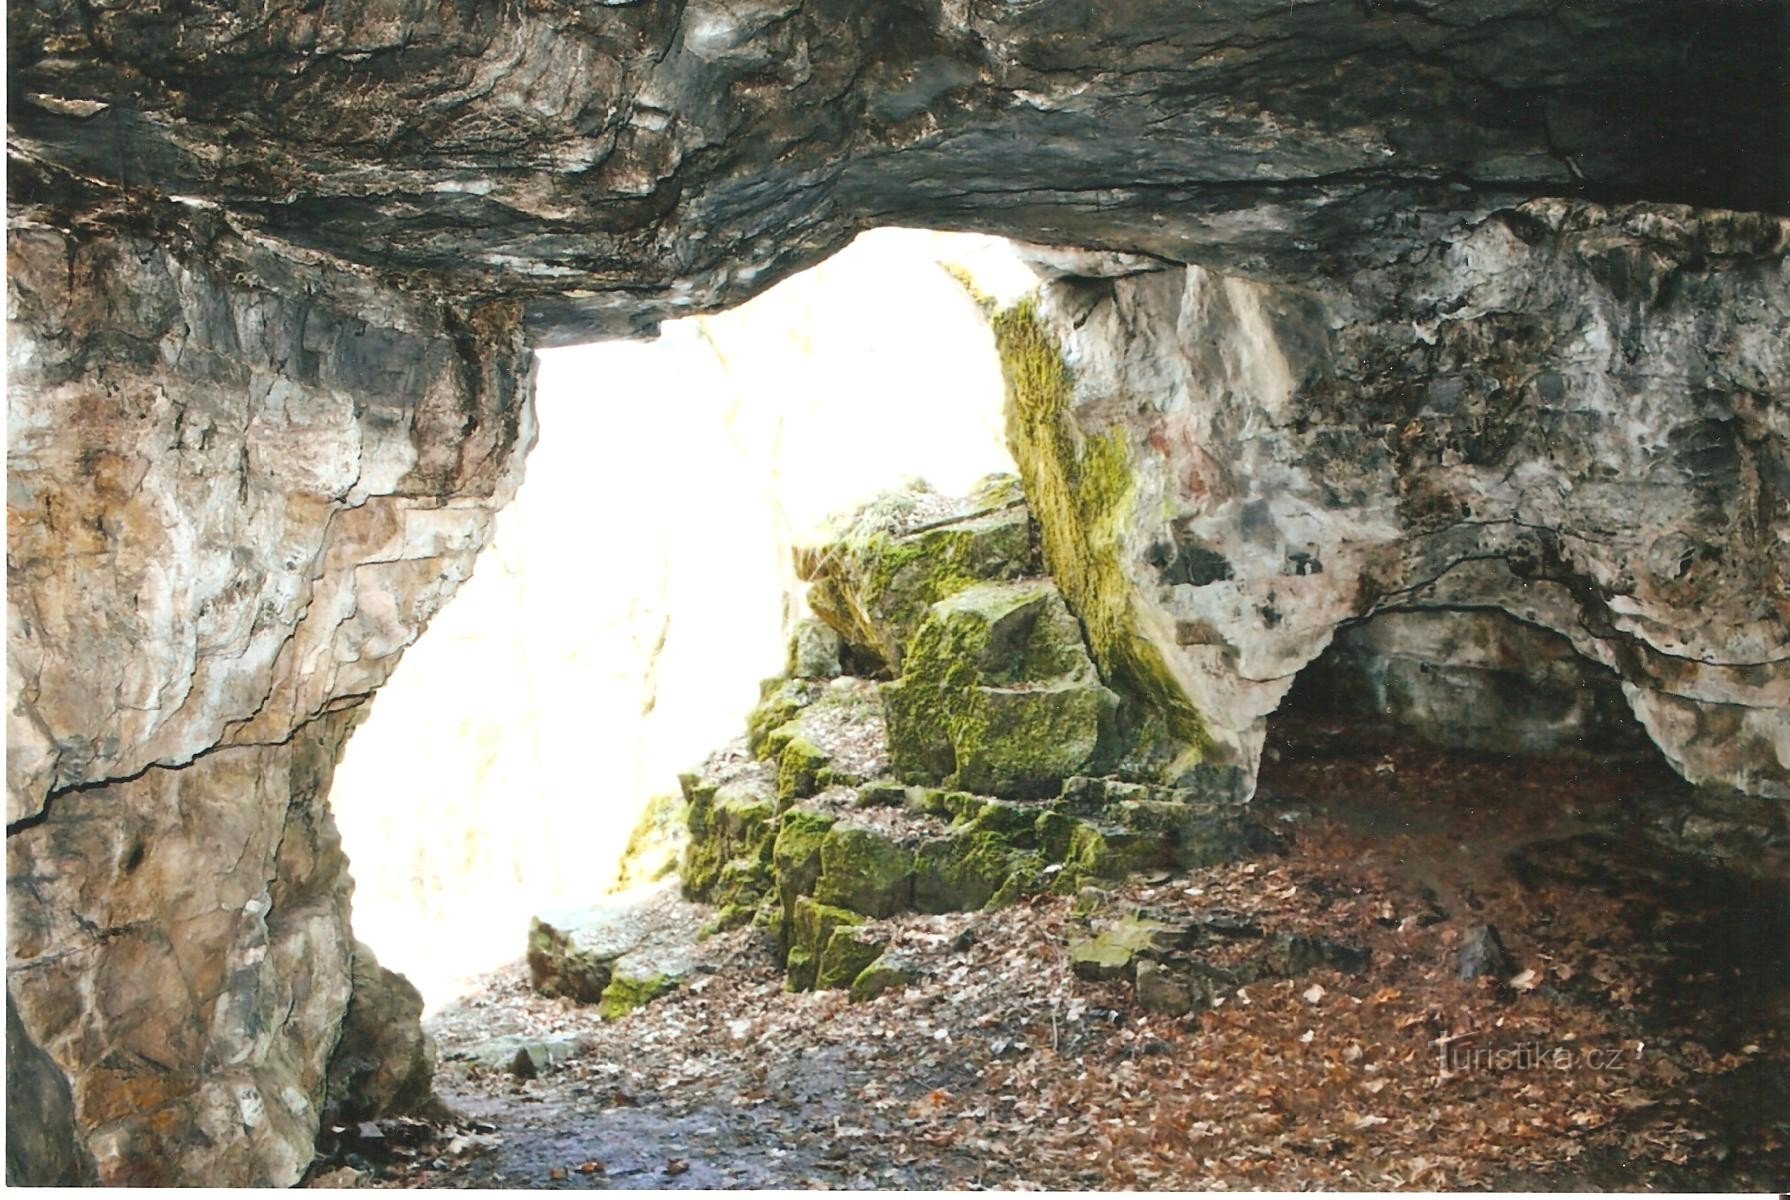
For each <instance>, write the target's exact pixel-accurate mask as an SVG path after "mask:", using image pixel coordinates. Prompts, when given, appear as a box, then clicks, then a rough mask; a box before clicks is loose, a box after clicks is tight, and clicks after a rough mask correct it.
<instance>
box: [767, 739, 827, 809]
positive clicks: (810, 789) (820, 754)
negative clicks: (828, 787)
mask: <svg viewBox="0 0 1790 1200" xmlns="http://www.w3.org/2000/svg"><path fill="white" fill-rule="evenodd" d="M826 765H827V753H826V751H824V750H822V749H821V748H820V747H819V746H816V745H815V744H814V743H813V742H811V741H809V740H808V739H807V738H806V737H804V736H802V735H801V734H800V733H796V734H794V735H793V736H791V737H790V738H789V740H788V741H786V742H785V743H784V745H783V749H782V750H781V751H780V752H779V753H778V755H777V799H778V801H779V802H780V803H781V804H785V805H787V804H788V803H789V802H790V801H792V800H800V799H801V798H803V797H804V796H812V795H814V793H815V792H816V791H817V790H819V786H820V781H821V773H822V772H823V771H824V770H825V769H826Z"/></svg>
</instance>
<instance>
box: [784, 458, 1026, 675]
mask: <svg viewBox="0 0 1790 1200" xmlns="http://www.w3.org/2000/svg"><path fill="white" fill-rule="evenodd" d="M1011 491H1012V488H1011V485H1010V483H1009V484H1006V485H1003V484H1001V483H1000V482H999V481H991V482H990V483H988V484H986V485H985V486H984V487H983V489H982V490H981V491H980V492H978V493H977V495H976V496H975V497H973V498H972V499H973V500H974V501H975V502H977V503H981V502H982V501H983V500H985V499H986V500H987V501H989V503H988V504H987V506H986V508H984V509H983V510H982V511H980V512H976V513H971V514H969V515H966V516H965V517H964V518H963V519H962V520H961V521H959V522H954V523H950V524H945V525H940V526H936V527H933V528H929V529H922V530H919V531H917V532H914V533H897V532H894V529H895V528H896V526H897V524H898V522H899V521H900V520H902V519H904V515H903V511H902V508H903V505H909V506H911V504H912V503H913V497H912V496H911V495H903V494H894V495H887V496H883V497H879V498H878V499H877V500H876V501H873V502H872V503H871V504H869V505H866V506H865V507H864V508H863V509H861V510H860V511H859V512H858V513H857V514H856V515H855V517H854V518H853V520H852V522H851V524H850V526H849V527H848V528H847V529H845V530H844V532H842V533H841V534H840V535H839V536H838V537H837V538H836V539H835V540H834V541H832V542H831V543H829V544H828V545H827V546H825V547H823V548H821V549H818V550H814V551H808V552H805V553H804V554H802V555H800V556H799V561H798V571H799V573H800V574H801V575H802V576H803V578H805V579H808V580H809V581H810V587H809V591H808V605H809V607H810V608H811V609H813V610H814V612H815V614H816V615H817V616H819V617H820V618H821V619H822V620H824V621H825V622H826V623H827V624H828V625H830V626H831V627H832V628H834V629H835V630H837V631H838V632H839V633H840V634H841V636H843V637H844V638H845V639H846V641H847V642H848V643H849V644H850V645H851V646H852V647H854V648H855V649H856V650H858V651H859V652H860V653H862V654H865V655H868V656H869V657H870V658H871V659H873V660H875V661H877V662H879V663H881V664H882V665H884V666H886V667H887V668H889V669H890V670H891V671H899V669H900V667H901V663H902V660H903V658H904V656H905V653H906V650H907V643H908V641H909V640H910V639H911V637H912V636H913V633H914V631H915V630H916V629H917V628H918V626H919V624H920V622H921V621H922V620H923V619H924V617H925V615H926V610H927V609H928V608H929V607H930V606H931V605H932V604H934V603H935V602H937V601H939V600H942V599H944V598H945V597H947V596H951V595H954V594H956V593H957V592H959V591H962V590H963V589H964V588H966V587H969V586H970V585H972V584H975V583H978V582H982V581H986V580H993V579H1012V578H1015V577H1018V576H1020V575H1024V574H1026V573H1028V571H1029V569H1030V565H1031V557H1032V548H1031V533H1030V525H1029V521H1028V519H1027V517H1026V514H1025V513H1024V511H1023V510H1022V509H1020V508H1019V507H1018V500H1019V497H1018V496H1013V495H1010V492H1011ZM990 509H992V510H997V513H998V510H1002V509H1011V510H1012V511H1011V512H1008V513H1005V514H1002V515H991V513H990V512H989V511H988V510H990Z"/></svg>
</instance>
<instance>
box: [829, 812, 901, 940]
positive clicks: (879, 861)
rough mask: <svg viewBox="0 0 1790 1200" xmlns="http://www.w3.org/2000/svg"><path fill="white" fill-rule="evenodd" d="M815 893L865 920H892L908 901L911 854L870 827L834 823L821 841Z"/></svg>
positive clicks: (830, 903) (831, 903)
mask: <svg viewBox="0 0 1790 1200" xmlns="http://www.w3.org/2000/svg"><path fill="white" fill-rule="evenodd" d="M814 895H815V898H816V899H817V900H819V901H820V902H821V903H823V904H828V905H833V906H836V907H839V908H843V909H848V910H850V911H852V912H856V913H863V914H865V915H866V916H872V917H889V916H894V915H895V914H896V913H898V912H902V911H905V910H906V909H908V908H909V907H910V906H911V905H912V903H913V895H914V860H913V853H912V851H910V850H909V849H908V848H907V847H905V846H902V845H901V844H899V843H898V842H896V841H894V840H893V839H892V838H890V837H889V836H888V835H886V834H884V833H881V832H879V831H877V830H875V829H870V828H865V827H862V826H857V825H850V824H843V823H841V824H837V825H834V826H833V827H832V828H831V829H829V830H827V832H826V834H825V835H824V836H823V837H822V838H821V843H820V875H819V876H818V877H817V878H816V880H815V883H814Z"/></svg>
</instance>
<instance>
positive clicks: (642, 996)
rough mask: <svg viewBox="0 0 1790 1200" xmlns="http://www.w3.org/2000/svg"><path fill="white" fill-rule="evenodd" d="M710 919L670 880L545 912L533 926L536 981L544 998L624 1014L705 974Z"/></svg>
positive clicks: (532, 969) (532, 974) (532, 958)
mask: <svg viewBox="0 0 1790 1200" xmlns="http://www.w3.org/2000/svg"><path fill="white" fill-rule="evenodd" d="M704 915H705V914H704V910H702V909H700V908H698V907H697V906H695V905H692V904H689V903H687V902H686V901H684V900H682V899H681V898H680V897H679V896H678V894H677V889H676V888H675V887H674V886H673V885H671V884H670V883H669V882H667V883H665V884H662V885H660V886H658V887H655V888H650V889H646V890H643V891H637V892H633V893H629V894H627V895H623V896H616V897H613V898H611V899H608V900H605V901H603V902H601V903H599V904H594V905H591V906H589V907H586V908H566V909H556V910H551V911H548V912H544V913H542V914H541V915H539V916H537V917H535V918H534V919H533V920H532V921H531V922H530V923H529V930H528V969H529V976H530V979H531V980H532V982H533V984H534V987H535V990H536V991H539V992H541V993H542V994H543V995H547V996H566V997H569V998H571V999H573V1000H576V1001H578V1002H579V1003H581V1004H596V1005H598V1006H599V1007H598V1012H599V1014H600V1015H602V1016H604V1017H615V1016H620V1015H621V1014H623V1013H625V1012H629V1011H632V1010H633V1009H635V1008H638V1007H639V1006H640V1005H642V1004H645V1003H646V1002H647V1001H649V1000H651V999H653V998H654V997H656V996H660V995H663V994H664V993H665V992H667V991H670V990H671V989H672V988H675V987H676V986H678V984H679V983H681V982H682V981H683V980H684V979H685V978H687V977H688V976H689V975H690V974H691V973H692V972H693V971H695V970H696V969H697V957H696V951H695V947H696V945H697V942H698V940H699V935H700V933H701V927H702V921H703V918H704Z"/></svg>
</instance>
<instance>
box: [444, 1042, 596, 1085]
mask: <svg viewBox="0 0 1790 1200" xmlns="http://www.w3.org/2000/svg"><path fill="white" fill-rule="evenodd" d="M583 1049H584V1043H583V1041H582V1040H581V1039H579V1038H577V1037H574V1036H570V1035H559V1036H554V1037H540V1038H534V1037H524V1036H522V1035H521V1034H513V1033H511V1034H504V1035H503V1036H502V1037H495V1038H491V1039H489V1040H487V1041H483V1042H479V1043H477V1044H475V1045H472V1046H469V1047H467V1048H466V1050H465V1051H464V1052H463V1054H464V1057H465V1058H466V1060H467V1061H468V1062H470V1063H472V1064H474V1065H475V1066H480V1067H484V1068H485V1069H486V1070H488V1071H507V1072H509V1073H510V1074H512V1075H514V1076H516V1077H517V1078H519V1079H536V1078H539V1077H540V1076H541V1075H543V1074H545V1073H546V1072H547V1071H548V1070H550V1069H551V1068H553V1067H556V1066H558V1065H559V1064H560V1063H562V1062H565V1061H566V1060H567V1059H571V1058H576V1057H577V1056H578V1055H579V1054H581V1053H582V1052H583Z"/></svg>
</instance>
